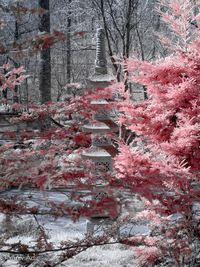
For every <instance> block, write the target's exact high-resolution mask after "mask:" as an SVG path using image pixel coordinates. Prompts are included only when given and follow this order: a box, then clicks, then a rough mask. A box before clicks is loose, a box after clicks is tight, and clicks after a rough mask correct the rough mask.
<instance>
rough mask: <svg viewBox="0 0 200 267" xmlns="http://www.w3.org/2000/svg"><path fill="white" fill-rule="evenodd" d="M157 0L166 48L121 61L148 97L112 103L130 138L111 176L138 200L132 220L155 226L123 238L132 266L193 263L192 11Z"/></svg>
mask: <svg viewBox="0 0 200 267" xmlns="http://www.w3.org/2000/svg"><path fill="white" fill-rule="evenodd" d="M160 2H161V5H162V7H163V5H165V11H161V10H160V9H159V12H160V13H161V16H162V18H163V19H164V21H165V22H166V23H167V25H168V26H169V27H171V30H172V31H171V32H173V33H174V34H171V36H170V37H168V38H167V37H166V36H165V37H163V38H162V39H163V40H165V43H166V44H168V47H169V48H170V49H171V51H172V52H171V54H170V55H169V56H167V57H166V58H164V59H158V60H157V61H155V62H146V61H141V60H138V59H135V58H133V59H129V60H128V61H127V62H126V64H127V70H128V72H129V73H130V82H134V83H139V84H142V85H143V86H145V87H146V88H147V92H148V99H147V100H145V101H140V102H137V103H133V102H132V101H131V100H130V98H129V97H126V100H125V101H124V102H123V103H120V104H119V106H120V110H121V117H120V122H121V123H122V124H124V125H126V127H127V128H128V129H130V130H131V131H134V132H135V133H136V134H137V136H138V137H137V139H135V140H134V142H132V144H130V145H129V146H127V145H126V144H124V143H123V142H122V143H121V144H120V153H119V155H118V156H117V157H116V158H115V170H116V176H117V178H118V179H119V180H122V181H124V182H125V183H126V185H127V186H128V187H129V188H130V189H131V190H132V191H133V192H135V193H137V194H138V195H139V196H140V197H141V198H142V199H143V200H144V202H145V204H146V209H145V210H144V211H142V212H141V213H140V214H138V215H137V216H138V218H141V219H147V220H149V221H150V222H151V223H152V225H154V227H156V228H154V230H155V229H156V233H155V235H154V234H153V233H152V237H151V238H150V237H146V238H145V237H142V236H141V237H132V238H131V240H129V242H130V241H131V244H133V245H135V251H136V255H137V257H138V261H139V262H140V264H141V265H142V266H150V265H149V264H152V263H156V262H158V261H159V260H162V259H163V258H165V260H168V261H169V265H167V266H197V265H198V254H199V248H198V246H199V237H200V235H199V230H200V228H199V216H198V215H197V214H196V213H195V210H196V206H198V203H199V200H200V192H199V182H200V175H199V173H200V172H199V171H200V165H199V159H200V140H199V134H200V128H199V123H200V117H199V114H200V113H199V112H200V94H199V90H200V86H199V85H200V52H199V48H200V41H199V27H200V24H199V15H195V14H194V9H195V6H194V5H193V4H192V3H191V1H187V0H185V1H183V0H176V1H160ZM162 10H163V9H162ZM194 22H195V27H194V26H193V25H194ZM135 144H137V145H135ZM139 144H140V145H139ZM198 210H199V209H198ZM127 242H128V240H127ZM170 264H171V265H170Z"/></svg>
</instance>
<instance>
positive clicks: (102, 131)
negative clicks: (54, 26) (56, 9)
mask: <svg viewBox="0 0 200 267" xmlns="http://www.w3.org/2000/svg"><path fill="white" fill-rule="evenodd" d="M114 80H115V78H114V76H113V75H111V74H109V72H108V68H107V60H106V52H105V33H104V30H103V29H102V28H100V29H98V30H97V47H96V60H95V68H94V73H93V75H92V76H91V77H89V79H87V88H88V90H95V89H96V88H101V89H102V88H105V90H106V88H107V87H108V86H109V85H111V83H112V82H114ZM91 105H94V106H95V110H96V113H95V114H94V115H93V118H92V122H91V123H88V124H86V125H84V126H83V130H84V131H85V132H89V133H91V137H92V146H91V147H90V148H89V149H87V150H86V151H85V152H84V153H83V154H82V158H83V159H86V160H91V161H92V162H94V164H95V170H94V174H95V175H96V177H97V178H96V184H98V182H100V183H101V185H105V184H104V182H105V181H104V177H101V175H100V174H99V173H102V172H101V171H103V172H104V171H105V172H107V171H112V158H113V153H112V152H113V149H114V147H113V146H112V140H111V138H110V135H109V133H111V132H113V130H114V129H113V126H114V127H116V125H115V124H114V123H113V122H112V119H111V112H109V111H108V109H107V108H106V106H108V105H109V102H108V101H107V100H105V99H100V100H92V101H91ZM111 148H113V149H111ZM105 196H107V193H106V191H105V190H104V189H103V187H102V188H100V186H97V187H96V191H95V194H94V196H93V200H94V201H97V202H98V201H100V200H101V199H102V198H103V197H105ZM113 200H114V201H115V199H113ZM111 205H113V203H112V204H111ZM109 217H110V216H109V212H108V210H104V211H102V212H100V213H98V212H97V214H94V215H92V216H91V218H90V222H89V223H88V225H87V226H88V229H91V224H93V223H94V224H96V220H99V218H109Z"/></svg>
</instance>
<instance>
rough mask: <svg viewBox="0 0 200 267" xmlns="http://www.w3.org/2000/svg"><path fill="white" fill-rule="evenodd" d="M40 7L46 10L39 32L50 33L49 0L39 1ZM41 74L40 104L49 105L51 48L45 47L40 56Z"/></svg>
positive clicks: (41, 16)
mask: <svg viewBox="0 0 200 267" xmlns="http://www.w3.org/2000/svg"><path fill="white" fill-rule="evenodd" d="M39 7H40V8H43V9H45V10H46V12H45V13H44V14H42V15H40V23H39V30H40V32H42V33H43V32H45V33H50V12H49V11H50V8H49V7H50V6H49V0H46V1H43V0H39ZM40 58H41V62H40V74H39V90H40V102H41V103H42V104H43V103H47V102H48V101H51V50H50V47H43V49H42V50H41V54H40Z"/></svg>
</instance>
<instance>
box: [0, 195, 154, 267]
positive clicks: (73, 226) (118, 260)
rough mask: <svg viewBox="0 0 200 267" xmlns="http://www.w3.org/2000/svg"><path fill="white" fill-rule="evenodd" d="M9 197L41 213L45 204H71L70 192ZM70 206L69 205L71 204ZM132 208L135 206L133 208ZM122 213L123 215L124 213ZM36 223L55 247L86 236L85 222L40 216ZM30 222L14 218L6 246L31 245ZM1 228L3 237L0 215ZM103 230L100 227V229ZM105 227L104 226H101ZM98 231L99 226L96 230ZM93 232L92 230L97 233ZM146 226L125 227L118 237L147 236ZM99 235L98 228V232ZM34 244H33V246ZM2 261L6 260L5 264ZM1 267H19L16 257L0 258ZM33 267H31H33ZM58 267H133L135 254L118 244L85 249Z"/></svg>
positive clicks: (3, 225) (3, 223)
mask: <svg viewBox="0 0 200 267" xmlns="http://www.w3.org/2000/svg"><path fill="white" fill-rule="evenodd" d="M6 194H8V195H9V196H10V197H14V198H16V196H20V197H26V198H27V204H28V205H29V207H32V206H35V205H39V206H40V208H42V210H43V211H47V210H48V202H49V201H54V202H56V203H59V202H63V201H65V202H66V203H69V204H70V203H71V201H70V199H69V195H70V192H67V191H63V192H51V191H49V192H46V193H45V194H44V193H42V192H40V191H35V190H33V191H30V190H25V191H23V190H21V191H20V190H12V191H8V192H7V193H6ZM71 204H72V203H71ZM134 205H135V204H134ZM124 212H125V211H124ZM37 218H38V222H39V223H40V224H41V225H42V226H43V227H44V229H45V230H46V232H47V235H48V241H49V242H52V243H53V244H55V245H58V244H59V243H60V242H62V241H73V242H75V241H77V240H81V239H83V238H84V237H85V235H86V233H87V223H88V220H87V218H82V217H81V218H80V219H79V220H78V221H77V222H73V221H72V220H71V219H70V218H69V217H67V216H64V217H60V218H58V219H55V218H53V217H51V216H49V215H41V216H39V215H38V216H37ZM33 221H34V220H33V219H32V217H31V216H29V215H24V216H22V217H21V218H15V221H13V222H12V225H13V226H12V227H13V229H12V227H11V228H10V229H9V230H10V231H11V232H12V233H13V234H11V236H10V237H9V238H8V239H7V241H6V242H7V243H9V244H13V243H17V242H19V241H21V242H22V243H23V244H28V245H30V244H31V243H33V242H34V241H33V237H34V235H36V232H34V231H35V229H36V228H37V225H36V226H35V227H34V225H33V227H30V229H29V225H31V224H32V223H33ZM0 225H1V235H2V234H5V233H6V231H7V230H8V227H10V226H8V225H7V224H6V225H5V217H4V216H3V215H2V214H0ZM102 227H103V226H102ZM104 227H105V225H104ZM96 228H98V229H99V226H96ZM96 228H95V230H96ZM15 229H18V233H16V231H15ZM148 232H149V229H148V226H147V225H145V224H141V225H128V224H127V225H124V227H123V228H121V229H120V235H132V234H133V233H135V234H136V233H140V234H144V233H148ZM98 233H101V228H100V229H99V232H98ZM33 244H34V243H33ZM4 259H7V261H6V262H4ZM0 263H1V265H0V266H2V267H19V266H20V265H18V264H17V261H16V260H15V257H12V258H10V256H9V255H6V254H4V255H3V254H0ZM40 264H42V261H41V260H40V261H39V262H38V263H37V266H38V267H39V266H40ZM32 266H34V267H35V265H31V266H30V267H32ZM41 266H43V265H41ZM59 266H69V267H72V266H73V267H76V266H79V267H93V266H96V267H98V266H99V267H100V266H101V267H104V266H105V267H111V266H112V267H129V266H132V267H133V266H134V254H133V250H132V249H131V248H130V247H128V246H125V245H121V244H109V245H102V246H96V247H92V248H89V249H87V250H86V251H84V252H81V253H80V254H78V255H77V256H75V257H74V258H72V259H69V260H68V261H67V262H65V264H63V265H59Z"/></svg>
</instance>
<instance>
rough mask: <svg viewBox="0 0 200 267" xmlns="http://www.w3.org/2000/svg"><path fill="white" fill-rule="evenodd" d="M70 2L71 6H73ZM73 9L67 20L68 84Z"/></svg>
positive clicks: (68, 79) (69, 79)
mask: <svg viewBox="0 0 200 267" xmlns="http://www.w3.org/2000/svg"><path fill="white" fill-rule="evenodd" d="M71 2H72V1H71V0H69V5H70V4H71ZM70 9H71V7H69V12H68V18H67V83H68V84H70V82H71V22H72V21H71V10H70Z"/></svg>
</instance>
